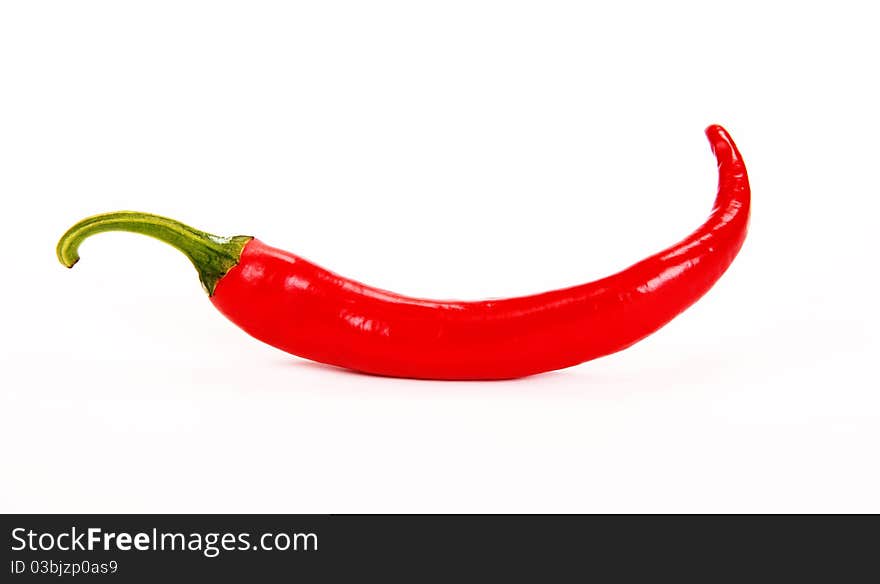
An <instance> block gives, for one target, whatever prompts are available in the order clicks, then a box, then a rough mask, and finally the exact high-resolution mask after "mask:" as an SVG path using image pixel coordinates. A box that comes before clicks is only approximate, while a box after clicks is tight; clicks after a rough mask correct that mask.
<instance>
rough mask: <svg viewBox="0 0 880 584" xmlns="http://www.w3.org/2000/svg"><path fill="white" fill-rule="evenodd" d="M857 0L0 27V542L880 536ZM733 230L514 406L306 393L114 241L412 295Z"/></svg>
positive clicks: (870, 199)
mask: <svg viewBox="0 0 880 584" xmlns="http://www.w3.org/2000/svg"><path fill="white" fill-rule="evenodd" d="M867 6H869V3H867V2H865V3H847V2H837V3H827V2H825V3H790V4H786V3H781V2H736V3H726V4H721V3H707V2H703V3H693V4H685V3H669V2H664V3H648V2H644V3H622V2H621V3H614V7H606V8H597V7H594V6H590V5H588V3H584V2H570V3H565V2H510V1H505V2H486V1H473V0H470V1H466V2H450V1H445V2H430V3H428V2H332V1H328V2H310V3H290V2H279V3H269V2H237V3H236V2H181V1H178V0H175V1H173V2H157V1H152V2H55V3H53V2H6V3H3V4H2V8H0V196H2V203H0V204H2V209H3V211H2V217H3V221H2V224H0V228H2V241H3V253H2V258H0V262H2V264H0V265H2V268H0V273H2V276H0V278H2V287H0V307H2V308H0V310H2V314H3V320H2V338H0V345H2V368H0V380H2V393H0V452H2V460H0V466H2V471H0V472H2V480H0V511H3V512H26V511H31V512H62V511H64V512H318V513H321V512H450V511H461V512H481V511H482V512H615V511H621V512H630V511H633V512H634V511H651V512H653V511H681V512H703V511H726V512H742V511H756V512H762V511H784V512H788V511H819V512H823V511H873V512H880V498H878V495H877V493H878V492H880V469H878V462H877V461H878V446H880V384H878V375H877V374H876V372H875V371H876V368H877V366H878V364H877V359H876V358H877V355H878V348H880V346H878V345H880V343H878V339H877V333H876V331H877V328H878V324H880V322H878V320H880V319H878V310H877V308H876V302H877V290H878V286H877V284H878V279H877V275H876V270H877V251H878V245H877V237H876V229H877V219H876V212H877V208H878V205H877V201H878V199H880V187H878V180H877V169H878V143H877V133H878V129H880V127H878V113H877V111H878V104H880V92H878V87H877V79H878V76H877V60H876V59H877V55H878V54H880V42H878V36H877V34H876V22H877V21H876V18H875V17H874V16H873V15H872V14H870V13H869V11H868V9H867V8H866V7H867ZM715 122H717V123H721V124H723V125H725V126H726V127H727V128H728V130H729V131H730V132H731V134H732V136H733V137H734V139H735V140H736V141H737V143H738V145H739V147H740V149H741V151H742V153H743V156H744V158H745V161H746V164H747V166H748V168H749V171H750V175H751V178H752V187H753V196H754V199H753V214H752V223H751V233H750V235H749V238H748V240H747V241H746V245H745V247H744V248H743V251H742V253H741V254H740V256H739V257H738V258H737V260H736V262H735V263H734V264H733V266H732V268H731V269H730V271H729V272H728V273H727V274H726V275H725V276H724V277H723V278H722V279H721V281H720V282H719V283H718V284H717V286H716V287H715V288H714V289H713V290H712V291H711V292H710V293H709V294H708V295H707V296H706V297H705V298H704V299H703V300H701V301H700V302H699V303H698V304H697V305H695V306H694V307H693V308H692V309H690V310H688V311H687V312H686V313H684V314H683V315H681V316H680V317H679V318H678V319H676V320H675V321H674V322H673V323H671V324H670V325H669V326H667V327H666V328H664V329H663V330H661V331H660V332H658V333H657V334H655V335H654V336H652V337H651V338H649V339H648V340H646V341H644V342H642V343H640V344H638V345H636V346H635V347H632V348H631V349H629V350H627V351H624V352H622V353H619V354H616V355H613V356H610V357H607V358H604V359H600V360H597V361H593V362H590V363H587V364H584V365H581V366H578V367H575V368H572V369H569V370H565V371H560V372H555V373H551V374H546V375H541V376H537V377H533V378H527V379H522V380H518V381H511V382H493V383H473V382H471V383H452V382H424V381H408V380H396V379H383V378H376V377H368V376H363V375H357V374H351V373H347V372H344V371H341V370H336V369H333V368H329V367H325V366H318V365H314V364H310V363H307V362H305V361H302V360H300V359H298V358H295V357H292V356H288V355H286V354H284V353H281V352H279V351H277V350H275V349H272V348H270V347H268V346H265V345H262V344H261V343H259V342H257V341H255V340H253V339H251V338H250V337H248V336H247V335H245V334H244V333H242V332H241V331H239V330H238V329H237V328H236V327H235V326H234V325H232V324H231V323H229V322H227V321H226V320H225V319H224V318H223V317H222V316H220V315H219V314H218V313H217V312H216V311H215V310H214V308H213V307H212V306H211V305H210V303H209V302H208V301H207V299H206V298H205V297H204V294H203V292H202V290H201V288H200V286H199V283H198V281H197V279H196V276H195V273H194V272H193V270H192V268H191V266H190V265H189V264H188V262H187V261H186V259H185V258H183V257H182V256H181V255H179V254H178V253H177V252H176V251H174V250H173V249H171V248H170V247H167V246H164V245H162V244H160V243H158V242H156V241H153V240H150V239H147V238H143V237H139V236H135V235H130V234H106V235H101V236H98V237H95V238H94V239H91V240H89V241H88V242H87V243H86V244H85V245H84V246H83V248H82V250H81V251H82V261H81V262H80V263H79V264H78V265H77V267H76V269H74V270H70V271H68V270H65V269H63V268H62V267H61V266H60V265H59V264H58V263H57V261H56V260H55V256H54V246H55V243H56V241H57V239H58V237H59V236H60V235H61V233H62V232H63V231H64V230H65V229H66V228H67V227H68V226H69V225H70V224H72V223H73V222H75V221H77V220H79V219H80V218H82V217H84V216H86V215H90V214H94V213H98V212H104V211H112V210H119V209H136V210H144V211H150V212H155V213H160V214H163V215H168V216H171V217H174V218H177V219H180V220H182V221H185V222H188V223H190V224H193V225H194V226H196V227H200V228H203V229H207V230H209V231H213V232H216V233H221V234H236V233H244V234H253V235H257V236H258V237H260V238H261V239H262V240H263V241H266V242H268V243H270V244H273V245H276V246H279V247H283V248H286V249H289V250H291V251H293V252H295V253H298V254H300V255H303V256H305V257H308V258H310V259H312V260H314V261H316V262H318V263H320V264H322V265H324V266H326V267H328V268H330V269H333V270H334V271H337V272H340V273H342V274H344V275H347V276H350V277H353V278H356V279H359V280H362V281H365V282H367V283H370V284H373V285H377V286H381V287H384V288H389V289H393V290H395V291H398V292H403V293H409V294H414V295H420V296H428V297H441V298H448V297H461V298H480V297H487V296H506V295H513V294H522V293H529V292H538V291H542V290H545V289H550V288H554V287H559V286H564V285H570V284H575V283H578V282H582V281H587V280H590V279H594V278H596V277H600V276H604V275H607V274H609V273H612V272H614V271H617V270H619V269H621V268H623V267H626V266H627V265H629V264H631V263H633V262H635V261H637V260H638V259H640V258H642V257H644V256H647V255H649V254H651V253H653V252H655V251H658V250H659V249H661V248H663V247H665V246H667V245H670V244H672V243H674V242H675V241H677V240H679V239H680V238H681V237H683V236H685V235H686V234H687V233H689V232H690V231H691V230H692V229H694V228H696V227H697V226H698V225H699V224H700V223H701V222H702V221H703V220H704V218H705V217H706V216H707V214H708V211H709V208H710V206H711V203H712V200H713V198H714V194H715V181H716V174H715V163H714V159H713V158H712V156H711V153H710V150H709V147H708V144H707V143H706V140H705V138H704V136H703V134H702V131H703V128H704V127H705V126H706V125H708V124H710V123H715Z"/></svg>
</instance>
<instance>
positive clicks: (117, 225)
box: [56, 211, 253, 296]
mask: <svg viewBox="0 0 880 584" xmlns="http://www.w3.org/2000/svg"><path fill="white" fill-rule="evenodd" d="M104 231H131V232H132V233H140V234H142V235H149V236H150V237H155V238H156V239H158V240H160V241H164V242H165V243H167V244H169V245H171V246H174V247H175V248H177V249H178V250H180V251H181V252H183V254H184V255H185V256H186V257H188V258H189V260H190V261H191V262H192V264H193V265H194V266H195V268H196V271H198V273H199V280H201V282H202V286H204V288H205V291H207V292H208V296H211V295H213V294H214V287H215V286H216V285H217V282H218V281H220V278H222V277H223V276H225V275H226V272H228V271H229V270H230V269H231V268H232V267H233V266H234V265H236V264H237V263H238V259H239V257H240V256H241V251H242V250H243V249H244V246H245V245H246V244H247V243H248V242H249V241H250V240H251V239H253V238H252V237H250V236H246V235H236V236H235V237H219V236H217V235H211V234H210V233H205V232H204V231H199V230H198V229H193V228H192V227H189V226H188V225H184V224H183V223H180V222H179V221H175V220H173V219H168V218H166V217H160V216H158V215H151V214H149V213H138V212H136V211H117V212H115V213H104V214H102V215H95V216H93V217H87V218H85V219H83V220H82V221H80V222H79V223H77V224H76V225H74V226H73V227H71V228H70V229H68V230H67V232H66V233H65V234H64V235H62V236H61V240H60V241H59V242H58V247H57V249H56V251H57V253H58V261H60V262H61V263H62V264H64V265H65V266H67V267H68V268H72V267H73V265H74V264H75V263H76V262H77V261H79V253H78V250H79V246H80V244H81V243H82V242H83V240H85V239H86V238H87V237H90V236H92V235H95V234H96V233H102V232H104Z"/></svg>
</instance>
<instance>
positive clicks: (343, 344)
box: [57, 126, 750, 379]
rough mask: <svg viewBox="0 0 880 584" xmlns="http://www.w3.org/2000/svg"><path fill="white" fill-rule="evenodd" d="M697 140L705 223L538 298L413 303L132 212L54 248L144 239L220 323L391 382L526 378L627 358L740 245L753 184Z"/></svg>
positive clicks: (90, 224) (90, 223) (276, 254)
mask: <svg viewBox="0 0 880 584" xmlns="http://www.w3.org/2000/svg"><path fill="white" fill-rule="evenodd" d="M706 134H707V136H708V137H709V141H710V143H711V145H712V149H713V151H714V152H715V155H716V157H717V159H718V171H719V182H718V195H717V197H716V199H715V207H714V209H713V210H712V214H711V215H710V216H709V219H708V220H707V221H706V223H705V224H703V226H702V227H700V228H699V229H697V230H696V231H695V232H694V233H692V234H691V235H690V236H688V237H687V238H685V239H684V240H683V241H681V242H679V243H678V244H676V245H674V246H672V247H670V248H668V249H666V250H664V251H662V252H660V253H658V254H655V255H653V256H651V257H649V258H647V259H645V260H643V261H641V262H639V263H637V264H635V265H633V266H631V267H629V268H627V269H626V270H623V271H622V272H620V273H618V274H615V275H613V276H609V277H607V278H603V279H601V280H597V281H595V282H590V283H588V284H582V285H580V286H572V287H570V288H564V289H561V290H554V291H552V292H545V293H543V294H535V295H532V296H521V297H517V298H507V299H503V300H483V301H472V302H458V301H439V300H422V299H419V298H411V297H407V296H402V295H399V294H394V293H392V292H387V291H385V290H380V289H378V288H372V287H370V286H366V285H364V284H361V283H358V282H355V281H352V280H349V279H346V278H343V277H341V276H338V275H336V274H334V273H332V272H330V271H328V270H325V269H324V268H321V267H320V266H317V265H315V264H313V263H312V262H309V261H307V260H305V259H303V258H301V257H298V256H296V255H294V254H292V253H288V252H285V251H281V250H279V249H275V248H273V247H269V246H268V245H266V244H264V243H262V242H261V241H259V240H256V239H254V238H252V237H249V236H235V237H218V236H216V235H211V234H210V233H205V232H203V231H199V230H197V229H194V228H192V227H189V226H188V225H184V224H183V223H180V222H178V221H174V220H173V219H168V218H166V217H160V216H158V215H151V214H147V213H138V212H134V211H119V212H115V213H105V214H102V215H95V216H93V217H87V218H86V219H83V220H82V221H80V222H79V223H77V224H75V225H74V226H73V227H71V228H70V229H69V230H68V231H67V232H66V233H65V234H64V235H63V236H62V238H61V240H60V241H59V242H58V248H57V253H58V259H59V260H60V261H61V263H62V264H64V265H65V266H67V267H72V266H73V265H74V264H75V263H76V262H77V261H78V260H79V254H78V248H79V245H80V244H81V243H82V241H83V240H85V239H86V238H88V237H90V236H91V235H94V234H96V233H102V232H105V231H120V230H121V231H131V232H135V233H141V234H144V235H149V236H151V237H155V238H157V239H159V240H161V241H164V242H166V243H168V244H169V245H172V246H174V247H175V248H177V249H178V250H180V251H181V252H183V253H184V254H185V255H186V256H187V257H188V258H189V259H190V261H191V262H192V263H193V265H194V266H195V268H196V270H197V271H198V274H199V279H200V280H201V282H202V285H203V286H204V288H205V290H206V291H207V292H208V295H209V296H210V298H211V301H212V302H213V303H214V306H216V307H217V308H218V309H219V310H220V311H221V312H222V313H223V314H224V315H226V316H227V317H228V318H229V319H230V320H232V321H233V322H234V323H236V324H237V325H238V326H240V327H241V328H242V329H244V330H245V331H246V332H248V333H250V334H251V335H253V336H254V337H256V338H258V339H260V340H262V341H264V342H266V343H268V344H270V345H273V346H275V347H278V348H279V349H282V350H284V351H287V352H289V353H293V354H295V355H299V356H301V357H305V358H307V359H312V360H315V361H320V362H322V363H328V364H331V365H338V366H340V367H347V368H349V369H355V370H358V371H362V372H366V373H373V374H377V375H387V376H396V377H412V378H421V379H506V378H513V377H522V376H525V375H531V374H534V373H541V372H543V371H550V370H553V369H561V368H563V367H569V366H571V365H576V364H578V363H582V362H584V361H588V360H590V359H595V358H596V357H601V356H603V355H607V354H609V353H614V352H615V351H619V350H621V349H625V348H626V347H628V346H630V345H632V344H633V343H635V342H637V341H639V340H640V339H643V338H644V337H646V336H647V335H649V334H651V333H652V332H654V331H656V330H657V329H659V328H660V327H662V326H663V325H664V324H666V323H667V322H669V321H670V320H672V319H673V318H674V317H675V316H676V315H677V314H679V313H680V312H681V311H683V310H684V309H686V308H687V307H688V306H690V305H691V304H693V303H694V302H696V301H697V300H698V299H699V298H700V297H701V296H702V295H703V294H705V293H706V292H707V291H708V290H709V288H711V287H712V285H713V284H714V283H715V282H716V281H717V280H718V278H720V277H721V275H722V274H723V273H724V271H725V270H726V269H727V268H728V266H729V265H730V263H731V262H732V261H733V259H734V257H736V254H737V252H738V251H739V249H740V247H741V246H742V244H743V241H744V239H745V237H746V230H747V227H748V219H749V202H750V192H749V181H748V176H747V175H746V169H745V165H744V164H743V161H742V158H741V157H740V154H739V152H738V151H737V149H736V146H735V145H734V143H733V141H732V140H731V139H730V136H729V135H728V134H727V132H726V131H725V130H724V129H723V128H722V127H721V126H710V127H709V128H707V129H706Z"/></svg>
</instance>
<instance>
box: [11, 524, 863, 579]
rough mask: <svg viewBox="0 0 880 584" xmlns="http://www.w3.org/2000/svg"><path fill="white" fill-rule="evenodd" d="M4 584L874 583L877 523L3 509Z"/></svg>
mask: <svg viewBox="0 0 880 584" xmlns="http://www.w3.org/2000/svg"><path fill="white" fill-rule="evenodd" d="M0 523H2V529H3V531H4V532H5V545H4V546H3V550H4V551H3V566H2V569H3V571H4V572H5V575H4V577H3V578H2V581H3V582H26V581H49V580H54V581H58V580H59V579H61V580H69V581H73V582H82V581H90V582H91V581H103V582H108V583H109V582H140V581H144V582H156V581H157V580H170V581H190V580H203V579H208V578H210V579H212V580H221V581H239V582H241V581H259V582H270V581H285V582H290V581H292V580H294V579H299V578H304V579H306V580H307V581H339V580H340V579H342V578H346V579H352V578H356V579H362V578H367V577H369V578H371V579H379V580H380V581H388V579H391V578H394V579H395V580H398V579H402V580H404V581H416V582H417V581H421V580H423V579H425V578H428V577H438V576H439V577H444V578H446V579H451V580H454V581H470V580H473V579H475V578H481V577H482V578H497V577H501V576H505V575H516V576H519V577H524V576H525V577H530V579H534V580H536V581H546V580H548V579H552V580H559V579H563V578H564V579H566V580H569V579H574V578H577V579H589V578H590V577H593V576H600V575H604V576H612V577H614V578H615V579H618V578H624V579H630V578H633V579H635V578H639V579H643V578H644V577H645V576H650V577H651V578H652V579H653V578H656V577H660V576H664V577H679V578H681V577H687V576H689V577H696V578H698V579H702V580H703V581H713V580H715V579H717V578H719V577H730V576H737V577H739V578H748V580H749V581H751V580H754V579H756V578H757V579H764V578H765V577H766V578H770V577H774V578H786V579H788V578H790V577H791V576H792V575H793V574H794V573H797V572H807V573H809V575H811V576H813V577H816V576H819V575H822V574H823V573H824V574H825V575H827V576H828V577H833V578H834V579H835V580H839V579H840V578H841V576H842V575H843V574H846V573H848V572H849V573H851V574H853V575H855V574H860V575H863V576H869V575H871V574H873V577H874V578H875V579H876V577H877V575H878V573H880V565H878V562H877V561H876V560H875V558H876V557H877V550H878V543H880V531H878V524H880V522H878V520H877V517H876V516H841V517H838V516H804V517H802V516H715V517H712V516H539V515H525V516H469V515H468V516H456V515H429V516H409V515H397V516H371V515H365V516H346V515H6V516H2V517H0Z"/></svg>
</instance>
